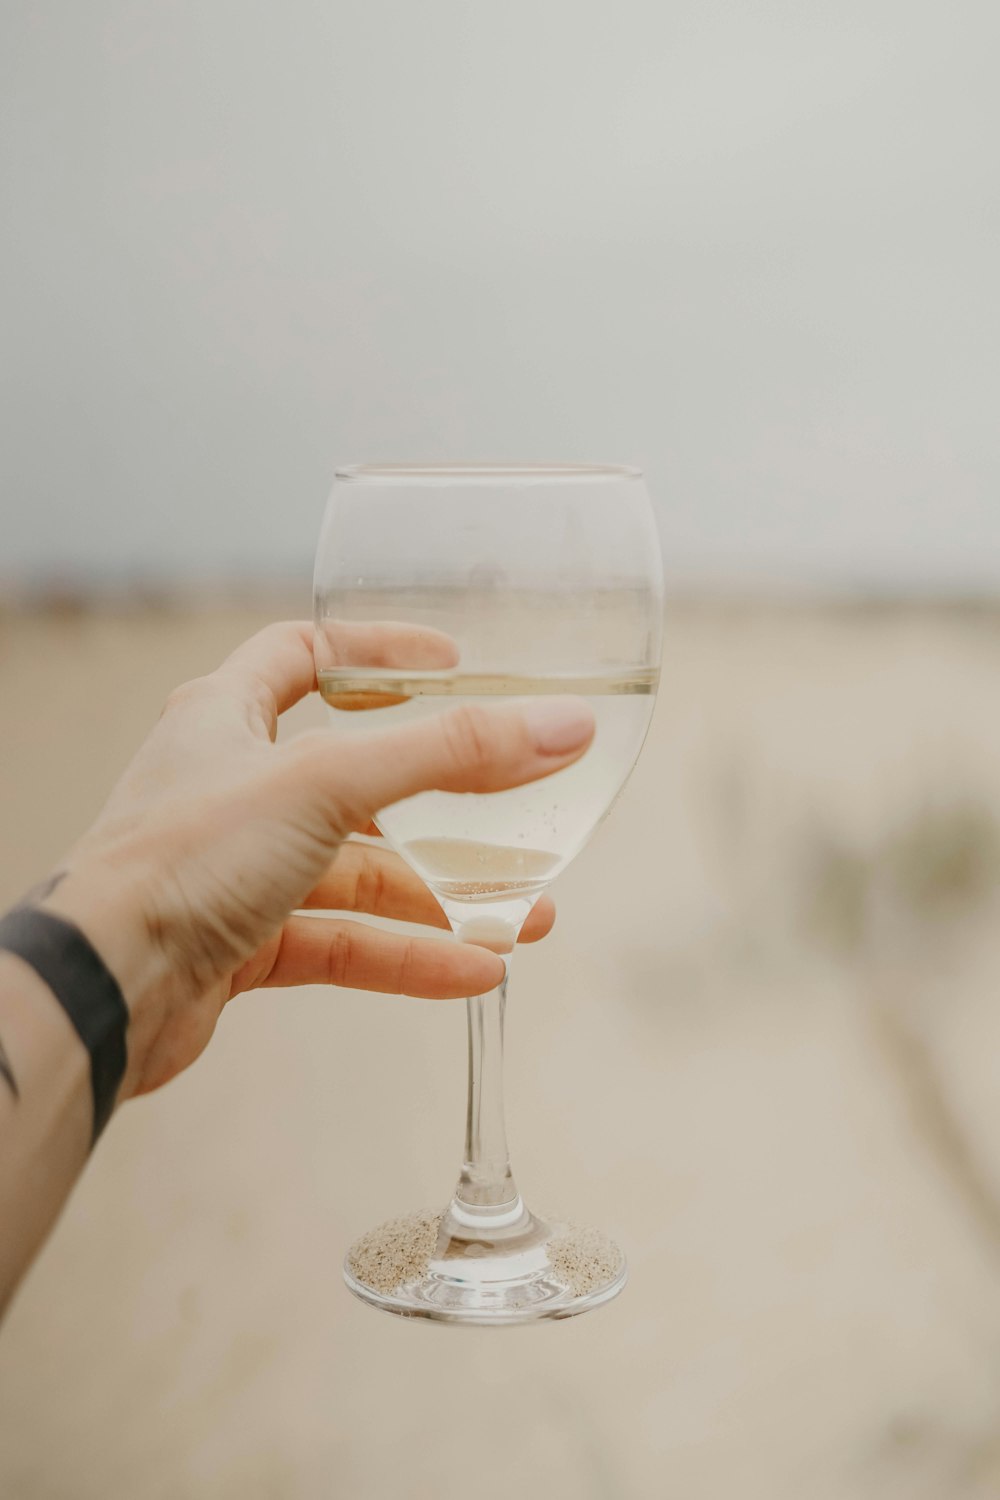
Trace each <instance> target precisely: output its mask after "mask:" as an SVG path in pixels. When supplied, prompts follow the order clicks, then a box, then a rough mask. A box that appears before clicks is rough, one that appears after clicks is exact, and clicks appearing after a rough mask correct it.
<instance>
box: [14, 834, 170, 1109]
mask: <svg viewBox="0 0 1000 1500" xmlns="http://www.w3.org/2000/svg"><path fill="white" fill-rule="evenodd" d="M140 891H141V881H138V880H136V879H135V878H134V875H133V876H132V877H130V876H129V875H128V873H127V872H125V871H121V870H118V869H116V868H115V869H112V868H109V867H108V866H106V865H104V864H102V863H100V862H99V861H96V860H81V861H80V862H79V863H77V862H76V861H74V863H73V865H72V866H71V867H70V868H69V869H67V870H66V871H65V873H63V874H62V875H61V877H60V878H59V879H58V881H57V882H55V883H54V884H53V886H52V888H51V889H50V890H49V891H48V892H47V893H46V894H45V895H44V896H42V897H41V899H38V900H35V901H34V902H33V903H32V904H33V905H35V906H37V908H38V909H39V910H40V911H47V912H51V913H52V914H53V916H57V917H62V918H63V919H64V920H65V921H67V922H71V923H72V924H73V925H74V926H75V927H78V928H79V930H80V931H81V932H82V933H83V935H84V937H85V938H86V939H87V941H88V942H89V943H90V944H91V946H92V947H93V948H94V950H95V951H96V952H97V953H98V954H99V956H100V958H101V959H102V960H103V962H104V963H105V965H106V966H107V968H108V969H109V970H110V972H111V974H112V975H113V976H114V978H115V980H116V981H117V983H118V986H119V988H120V990H121V992H122V998H123V999H124V1001H125V1005H126V1008H127V1010H128V1013H129V1024H128V1036H127V1049H128V1066H127V1069H126V1073H125V1078H124V1080H123V1083H122V1087H121V1090H120V1093H119V1097H120V1098H127V1097H128V1096H129V1094H130V1093H132V1092H133V1091H134V1087H135V1084H136V1082H137V1080H138V1078H139V1077H140V1076H141V1072H142V1063H143V1057H144V1054H145V1050H146V1046H147V1044H148V1040H149V1038H150V1037H151V1035H153V1034H154V1033H155V1030H156V1029H157V1026H158V1021H157V1017H158V1015H159V1013H160V1011H161V1010H162V1006H163V997H164V994H165V991H166V989H167V985H168V980H169V969H168V965H167V962H166V959H165V957H164V955H163V953H162V951H161V950H159V949H158V947H157V945H156V944H155V943H154V942H153V941H152V939H151V936H150V933H149V928H148V924H147V922H146V919H145V916H144V906H143V903H142V900H141V897H140Z"/></svg>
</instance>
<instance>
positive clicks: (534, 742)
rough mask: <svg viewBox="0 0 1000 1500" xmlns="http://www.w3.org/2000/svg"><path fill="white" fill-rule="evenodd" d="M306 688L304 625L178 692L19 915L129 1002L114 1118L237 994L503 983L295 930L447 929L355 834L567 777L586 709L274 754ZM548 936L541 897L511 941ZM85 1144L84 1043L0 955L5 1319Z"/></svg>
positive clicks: (435, 724) (481, 957)
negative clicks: (416, 798) (404, 813)
mask: <svg viewBox="0 0 1000 1500" xmlns="http://www.w3.org/2000/svg"><path fill="white" fill-rule="evenodd" d="M315 687H316V678H315V669H314V665H313V632H312V626H311V625H308V624H305V623H300V622H289V623H285V624H279V625H273V626H270V627H268V628H267V629H266V630H264V631H262V632H260V634H259V635H256V636H254V637H253V638H252V639H251V640H249V641H247V642H245V643H244V644H243V645H242V646H241V647H239V649H238V650H236V651H235V652H234V653H233V654H232V656H230V657H229V658H228V659H227V660H226V661H225V662H224V663H223V664H222V666H221V667H219V668H218V670H217V671H214V672H212V673H210V674H209V675H208V676H206V677H202V678H198V679H197V680H195V681H194V682H190V683H186V684H185V685H184V686H183V687H181V688H179V689H177V690H176V692H174V693H172V694H171V696H170V698H169V699H168V701H167V705H166V707H165V709H164V711H163V714H162V716H161V718H160V720H159V722H158V723H157V725H156V726H155V728H154V729H153V731H152V733H151V734H150V736H149V737H148V739H147V740H146V742H145V743H144V744H143V746H142V747H141V749H140V750H139V752H138V754H137V755H136V757H135V759H134V760H133V761H132V763H131V764H130V765H129V767H128V768H127V770H126V771H125V773H124V775H123V776H122V777H121V779H120V781H119V782H118V784H117V786H116V787H115V789H114V791H113V792H112V794H111V797H110V799H109V800H108V803H107V805H106V806H105V808H104V810H103V811H102V813H101V814H100V816H99V817H98V819H97V821H96V823H95V824H94V825H93V827H91V828H90V829H89V830H88V831H87V833H85V834H84V836H83V838H81V839H80V840H79V842H78V843H77V844H76V845H75V846H74V847H73V848H72V849H71V850H70V851H69V853H68V854H67V856H66V859H65V860H64V861H63V862H62V863H61V864H60V868H59V872H58V873H57V876H56V877H54V880H53V882H52V883H51V889H49V890H46V888H45V887H44V886H43V887H42V888H41V890H40V892H39V894H38V895H37V896H36V897H34V898H30V897H29V898H28V899H29V900H32V904H34V905H36V906H38V907H40V908H41V909H42V910H47V911H51V912H54V913H56V914H57V915H60V916H62V917H65V918H66V919H68V920H70V921H71V922H73V923H75V924H76V926H78V927H79V928H80V929H81V930H82V931H83V933H84V934H85V936H86V937H87V938H88V939H89V941H90V942H91V944H92V945H93V946H94V948H95V949H96V950H97V951H98V953H99V954H100V955H101V957H102V958H103V960H104V962H105V963H106V964H107V966H108V967H109V968H110V970H111V972H112V973H113V974H114V976H115V978H116V979H117V981H118V983H119V984H120V986H121V988H122V992H123V994H124V997H125V1001H126V1004H127V1006H128V1010H129V1018H130V1019H129V1028H128V1065H127V1069H126V1073H125V1077H124V1080H123V1082H122V1086H121V1089H120V1091H119V1094H118V1106H119V1107H120V1106H121V1104H122V1103H124V1102H125V1101H126V1100H128V1099H130V1098H133V1097H135V1096H136V1095H138V1094H143V1093H148V1092H149V1091H151V1090H152V1089H156V1088H160V1087H161V1086H162V1085H163V1084H165V1083H167V1082H169V1080H170V1079H171V1078H173V1077H175V1076H176V1075H177V1074H178V1073H180V1072H181V1071H183V1069H184V1068H186V1067H188V1066H190V1064H191V1063H193V1062H194V1061H195V1059H196V1058H197V1057H198V1056H199V1055H200V1054H201V1052H202V1051H203V1050H204V1049H205V1047H206V1046H207V1045H208V1042H209V1041H210V1039H211V1037H212V1033H213V1031H214V1030H215V1026H216V1023H217V1022H218V1019H219V1016H220V1015H221V1013H222V1010H223V1008H224V1007H225V1006H226V1004H227V1003H228V1002H229V1001H230V1000H232V999H233V998H234V997H235V996H237V995H239V994H240V993H242V992H243V991H246V990H251V989H257V988H260V987H263V986H269V985H275V986H293V985H302V984H333V985H343V986H347V987H350V988H354V989H369V990H377V991H382V992H388V993H397V994H406V995H415V996H424V997H427V998H431V999H451V998H458V997H461V996H465V995H477V994H482V993H484V992H485V991H487V990H490V989H492V988H494V987H495V986H496V985H497V984H498V983H499V982H500V980H501V978H502V977H503V960H502V959H501V958H500V957H498V956H497V955H496V954H495V953H492V952H489V951H488V950H487V949H485V948H480V947H476V946H473V945H472V944H468V943H458V942H456V941H454V940H453V939H451V938H445V937H438V938H435V937H429V936H417V935H414V936H406V937H404V936H400V935H399V934H398V933H390V932H385V931H380V930H379V929H377V928H374V927H371V926H368V925H364V924H361V923H356V922H351V921H349V920H346V919H345V918H343V917H341V916H336V917H332V916H324V917H318V916H300V915H295V913H297V912H300V911H304V910H310V909H312V910H313V911H317V912H319V911H324V912H351V911H354V912H365V913H369V914H373V915H376V916H382V917H390V918H396V919H400V920H403V921H405V922H414V923H420V924H423V925H425V926H428V927H438V928H441V927H446V925H447V924H446V922H445V918H444V915H443V913H442V912H441V909H440V907H439V906H438V905H437V902H436V901H435V900H434V899H433V897H432V896H431V895H430V893H429V892H428V891H427V890H426V888H425V887H424V886H423V884H422V883H421V882H420V881H419V880H418V879H417V877H416V876H415V875H413V874H412V872H411V871H410V870H409V869H408V867H407V866H406V865H405V863H404V862H403V861H402V860H401V859H399V858H398V856H396V855H395V854H393V853H391V852H390V851H389V850H386V849H380V848H375V847H373V846H371V845H366V844H361V843H357V842H351V841H349V840H350V835H351V834H354V833H359V832H366V831H368V830H369V829H370V827H371V819H372V817H373V816H374V815H375V814H376V813H377V812H378V811H379V809H380V808H382V807H385V806H387V805H388V804H389V803H391V802H395V801H398V800H399V799H400V798H402V797H406V796H410V795H412V794H413V793H415V792H418V791H422V790H426V789H429V788H438V789H440V790H446V791H456V792H466V791H484V792H486V791H498V790H501V789H503V788H506V787H509V786H515V785H518V784H519V783H521V782H525V781H532V780H535V779H537V778H538V777H540V776H546V775H549V774H550V773H551V772H553V771H556V770H559V769H561V768H562V767H563V766H565V765H569V764H570V763H571V762H572V761H574V760H576V759H577V758H578V757H579V756H580V755H581V754H583V752H584V751H585V750H586V748H587V746H588V745H589V743H590V741H591V739H592V737H593V731H594V724H593V717H592V715H591V713H590V710H589V709H588V707H587V705H586V704H585V703H582V702H581V701H580V700H577V699H567V698H560V699H558V700H544V699H539V700H536V701H534V702H533V703H532V704H530V705H529V706H528V707H527V708H525V709H523V710H522V709H515V708H505V709H501V708H486V707H483V708H480V709H477V710H472V711H470V710H468V709H455V710H452V711H450V712H449V713H446V714H443V715H441V716H440V717H437V718H435V719H433V720H427V721H424V722H422V723H418V724H413V725H409V726H406V727H405V728H395V729H388V730H384V729H383V730H379V729H377V728H373V730H372V732H371V733H370V734H367V733H366V734H364V735H359V736H357V737H355V736H351V737H350V738H348V739H343V740H342V739H339V738H337V737H335V736H331V735H330V734H329V733H328V731H326V730H316V731H310V732H307V733H305V734H301V735H299V736H297V737H296V738H294V739H291V740H288V741H286V742H282V743H281V744H277V743H276V742H275V740H276V734H277V727H278V718H279V715H280V714H281V713H283V712H284V711H285V710H286V709H288V708H290V707H291V706H292V704H294V703H296V702H297V701H298V700H299V699H301V698H303V697H304V696H305V695H306V694H307V693H309V692H311V691H313V690H314V689H315ZM553 919H554V908H553V906H552V903H551V901H550V900H549V899H548V898H547V897H543V898H542V899H541V900H539V901H538V902H537V904H536V905H535V907H534V910H533V911H532V913H531V915H530V916H529V918H528V920H527V922H526V923H525V925H524V928H523V929H522V932H521V939H522V940H524V941H533V940H535V939H537V938H540V937H543V936H544V935H545V933H546V932H548V930H549V928H550V927H551V925H552V922H553ZM91 1125H92V1098H91V1089H90V1072H89V1059H88V1056H87V1053H86V1051H85V1049H84V1047H83V1044H82V1043H81V1042H80V1041H79V1039H78V1037H77V1035H76V1032H75V1031H74V1030H73V1028H72V1026H71V1024H70V1022H69V1020H68V1018H67V1017H66V1015H65V1012H64V1011H63V1010H62V1008H61V1007H60V1005H59V1004H58V1002H57V1001H56V1000H55V998H54V997H53V996H52V994H51V993H50V992H49V990H48V988H47V987H46V985H45V984H44V983H43V982H42V980H41V979H39V978H38V976H37V975H36V974H35V973H34V971H33V970H32V969H31V968H30V967H29V966H28V965H27V964H26V963H25V962H24V961H23V960H22V959H20V958H18V957H16V956H14V955H12V954H9V953H5V952H2V951H0V1226H2V1227H0V1310H2V1308H3V1307H4V1306H5V1305H6V1303H7V1302H8V1300H9V1298H10V1295H11V1293H12V1292H13V1290H14V1288H15V1287H16V1285H17V1283H18V1281H19V1280H20V1278H21V1276H22V1275H23V1273H24V1271H25V1269H26V1267H27V1266H28V1264H29V1263H30V1261H31V1259H32V1257H33V1256H34V1254H35V1253H36V1251H37V1250H38V1248H39V1246H40V1245H41V1243H42V1241H43V1240H44V1238H45V1236H46V1234H47V1233H48V1231H49V1229H50V1228H51V1226H52V1224H53V1222H54V1220H55V1218H56V1216H57V1215H58V1213H59V1210H60V1209H61V1207H62V1205H63V1203H64V1202H65V1200H66V1198H67V1196H68V1195H69V1193H70V1191H71V1189H72V1187H73V1184H74V1182H75V1181H76V1179H77V1177H78V1176H79V1175H80V1173H81V1171H82V1170H83V1167H84V1165H85V1163H86V1160H87V1155H88V1151H89V1147H90V1140H91Z"/></svg>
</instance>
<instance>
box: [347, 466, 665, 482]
mask: <svg viewBox="0 0 1000 1500" xmlns="http://www.w3.org/2000/svg"><path fill="white" fill-rule="evenodd" d="M335 477H336V478H337V479H342V480H348V481H350V482H351V483H352V484H364V483H369V484H373V483H374V484H398V483H418V484H419V483H428V484H496V483H503V484H558V483H562V484H566V483H579V482H581V481H584V480H594V479H641V478H642V477H643V475H642V470H641V469H637V468H634V467H633V466H632V465H631V464H511V463H508V464H458V463H453V464H348V465H346V466H345V467H344V468H339V469H337V471H336V475H335Z"/></svg>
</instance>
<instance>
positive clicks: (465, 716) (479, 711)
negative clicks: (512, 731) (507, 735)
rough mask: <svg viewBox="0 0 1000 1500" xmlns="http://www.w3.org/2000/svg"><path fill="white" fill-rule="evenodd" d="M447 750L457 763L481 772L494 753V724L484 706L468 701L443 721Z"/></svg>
mask: <svg viewBox="0 0 1000 1500" xmlns="http://www.w3.org/2000/svg"><path fill="white" fill-rule="evenodd" d="M443 723H444V725H445V734H446V737H447V744H448V752H449V754H450V756H451V758H452V761H453V762H454V764H455V765H457V766H461V767H463V768H465V769H468V770H470V771H481V770H483V769H484V768H485V767H486V766H488V765H489V764H490V763H491V762H492V760H493V758H494V754H495V748H494V739H495V735H494V724H493V721H492V719H491V717H490V715H489V713H488V712H487V710H486V709H484V708H479V707H478V706H475V705H471V704H466V705H465V706H463V707H462V708H457V709H455V710H454V712H453V713H451V714H449V715H448V716H447V718H446V719H444V720H443Z"/></svg>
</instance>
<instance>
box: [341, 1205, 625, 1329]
mask: <svg viewBox="0 0 1000 1500" xmlns="http://www.w3.org/2000/svg"><path fill="white" fill-rule="evenodd" d="M627 1277H628V1269H627V1267H626V1264H625V1257H624V1255H623V1254H622V1252H621V1251H620V1250H619V1249H618V1246H617V1245H615V1244H614V1243H613V1241H611V1240H609V1239H608V1238H607V1237H606V1236H605V1235H603V1234H601V1233H599V1232H598V1231H597V1230H596V1229H579V1228H577V1227H576V1226H574V1225H570V1224H566V1223H563V1222H559V1221H552V1222H546V1221H545V1220H543V1219H538V1218H536V1217H535V1216H534V1215H533V1214H531V1213H529V1212H528V1210H527V1209H526V1208H525V1207H524V1204H523V1203H522V1202H521V1200H520V1198H518V1199H517V1200H516V1202H514V1203H511V1204H507V1205H501V1206H499V1207H490V1208H474V1207H472V1206H470V1205H467V1204H461V1203H458V1202H454V1201H453V1202H452V1204H451V1206H450V1207H449V1209H448V1210H447V1211H446V1212H445V1213H444V1214H434V1213H416V1214H408V1215H406V1216H405V1217H403V1218H400V1219H390V1220H388V1221H387V1223H385V1224H380V1225H379V1226H378V1227H377V1228H376V1229H373V1230H370V1231H369V1233H368V1234H366V1235H363V1236H362V1237H361V1239H360V1240H357V1241H356V1242H355V1243H354V1244H353V1245H352V1246H351V1248H350V1250H349V1251H348V1252H347V1258H346V1260H345V1262H344V1280H345V1281H346V1282H347V1285H348V1287H349V1289H350V1290H351V1291H352V1292H353V1293H354V1295H355V1296H356V1297H360V1298H361V1300H362V1301H363V1302H367V1303H369V1304H370V1305H371V1306H372V1307H379V1308H381V1309H382V1311H383V1312H391V1313H395V1314H397V1316H399V1317H404V1318H433V1319H436V1320H437V1321H439V1322H442V1323H478V1324H482V1325H493V1324H497V1325H499V1324H505V1323H530V1322H534V1321H536V1320H537V1319H540V1318H572V1317H575V1316H576V1315H577V1314H578V1313H582V1312H589V1311H590V1309H591V1308H593V1307H600V1305H601V1304H602V1303H603V1302H609V1301H610V1300H611V1298H612V1297H615V1296H617V1294H618V1293H619V1292H620V1291H621V1289H622V1287H623V1286H624V1285H625V1282H626V1279H627Z"/></svg>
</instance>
